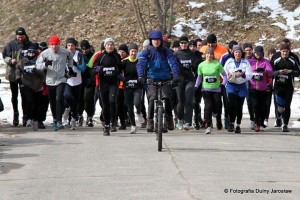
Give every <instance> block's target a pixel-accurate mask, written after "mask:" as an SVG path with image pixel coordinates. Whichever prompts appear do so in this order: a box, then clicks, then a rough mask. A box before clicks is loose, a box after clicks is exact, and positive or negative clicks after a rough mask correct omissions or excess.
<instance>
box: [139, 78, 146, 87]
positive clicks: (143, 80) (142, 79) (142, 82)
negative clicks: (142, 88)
mask: <svg viewBox="0 0 300 200" xmlns="http://www.w3.org/2000/svg"><path fill="white" fill-rule="evenodd" d="M138 83H139V84H141V85H144V84H145V78H144V77H139V78H138Z"/></svg>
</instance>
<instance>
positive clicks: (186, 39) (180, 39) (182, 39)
mask: <svg viewBox="0 0 300 200" xmlns="http://www.w3.org/2000/svg"><path fill="white" fill-rule="evenodd" d="M181 41H187V42H189V39H188V38H187V37H186V36H185V35H183V36H181V37H180V38H179V42H181Z"/></svg>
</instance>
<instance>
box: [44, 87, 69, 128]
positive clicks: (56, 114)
mask: <svg viewBox="0 0 300 200" xmlns="http://www.w3.org/2000/svg"><path fill="white" fill-rule="evenodd" d="M65 85H66V84H65V83H60V84H58V85H56V86H50V85H48V96H49V102H50V108H51V112H52V116H53V119H54V120H57V121H60V122H61V120H62V114H63V110H64V90H65Z"/></svg>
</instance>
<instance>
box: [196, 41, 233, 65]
mask: <svg viewBox="0 0 300 200" xmlns="http://www.w3.org/2000/svg"><path fill="white" fill-rule="evenodd" d="M207 47H208V46H207V45H205V46H202V47H201V49H200V52H202V53H203V54H204V55H205V51H206V49H207ZM227 51H228V50H227V48H226V47H224V46H222V45H220V44H217V46H216V48H215V49H214V53H215V59H216V60H217V61H219V60H220V58H221V57H222V55H223V54H224V53H227Z"/></svg>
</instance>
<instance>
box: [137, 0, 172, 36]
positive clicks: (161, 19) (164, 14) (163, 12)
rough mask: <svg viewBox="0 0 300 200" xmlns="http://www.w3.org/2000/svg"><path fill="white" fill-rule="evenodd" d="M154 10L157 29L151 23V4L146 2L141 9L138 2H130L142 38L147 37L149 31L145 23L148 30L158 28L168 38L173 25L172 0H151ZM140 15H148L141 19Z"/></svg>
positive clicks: (148, 1) (148, 0)
mask: <svg viewBox="0 0 300 200" xmlns="http://www.w3.org/2000/svg"><path fill="white" fill-rule="evenodd" d="M153 1H154V5H155V9H156V13H157V14H156V16H157V20H155V21H157V22H158V23H157V24H158V27H154V26H153V24H152V22H153V19H152V17H153V15H151V7H150V5H151V3H150V0H147V4H146V7H141V6H140V3H139V1H138V0H132V2H133V6H134V10H135V14H136V17H137V20H138V23H139V26H140V31H141V33H142V35H143V37H144V38H146V37H147V33H148V32H149V31H150V30H147V28H146V25H145V24H146V23H148V24H149V27H150V29H154V28H159V29H160V30H161V32H162V33H163V34H164V35H166V36H167V37H169V36H170V35H171V32H172V27H173V23H174V16H173V15H174V9H173V6H174V0H153ZM144 5H145V4H144ZM142 13H148V18H146V17H143V15H142Z"/></svg>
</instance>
